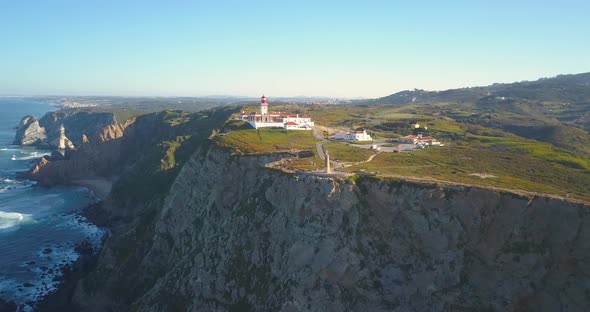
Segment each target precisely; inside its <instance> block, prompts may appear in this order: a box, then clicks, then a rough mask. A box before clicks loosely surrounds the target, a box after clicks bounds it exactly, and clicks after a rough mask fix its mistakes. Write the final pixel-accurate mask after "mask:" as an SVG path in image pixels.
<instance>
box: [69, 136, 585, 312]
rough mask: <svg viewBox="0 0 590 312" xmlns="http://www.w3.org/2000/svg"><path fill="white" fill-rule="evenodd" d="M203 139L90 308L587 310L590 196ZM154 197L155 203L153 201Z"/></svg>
mask: <svg viewBox="0 0 590 312" xmlns="http://www.w3.org/2000/svg"><path fill="white" fill-rule="evenodd" d="M272 160H273V159H272V157H270V158H269V157H268V156H266V157H248V156H241V157H238V156H232V155H230V154H229V153H227V152H225V151H222V150H220V149H218V148H216V147H209V146H208V145H207V144H205V145H203V146H202V147H201V148H200V149H199V150H197V151H196V152H195V153H194V154H193V155H192V157H191V159H190V160H189V161H188V162H187V163H186V164H185V165H184V166H183V167H182V169H181V170H180V173H179V174H178V176H177V177H176V178H175V180H174V183H173V185H172V187H171V188H170V190H169V191H168V192H167V193H166V195H165V197H164V198H163V200H162V201H160V202H152V204H141V205H137V206H135V208H133V209H134V211H133V212H131V211H130V210H128V208H126V211H121V210H120V208H121V206H118V205H117V204H116V203H111V204H110V208H108V207H109V206H107V211H108V213H109V214H111V215H112V216H117V217H116V218H121V217H122V216H123V215H125V216H126V217H127V218H129V222H128V223H126V224H127V225H125V226H119V227H117V229H118V230H117V231H116V232H115V233H114V235H113V236H112V237H110V238H109V239H108V240H107V242H106V244H105V247H104V249H103V251H102V253H101V256H100V259H99V260H98V265H97V267H96V269H95V270H94V271H93V272H92V273H91V274H90V275H89V276H88V277H87V278H86V279H85V280H83V281H82V282H80V283H79V284H78V288H77V290H76V293H75V295H74V300H75V301H76V303H78V304H80V305H81V306H82V307H83V308H84V309H85V310H88V311H102V310H107V309H113V310H127V309H132V310H134V311H187V310H192V311H197V310H199V311H201V310H202V311H250V310H252V311H392V310H397V311H445V310H446V311H456V310H469V311H471V310H475V311H479V310H492V311H517V310H518V311H528V310H531V311H556V310H567V311H585V310H587V309H588V307H590V299H589V297H588V296H587V293H590V286H589V285H590V275H589V274H590V267H588V265H587V264H588V263H590V230H589V229H590V210H589V207H587V206H583V205H579V204H573V203H569V202H566V201H563V200H557V199H549V198H537V197H535V198H528V197H523V196H519V195H515V194H511V193H501V192H497V191H493V190H485V189H478V188H472V187H461V186H448V185H437V184H427V183H414V182H405V181H397V180H380V179H375V178H358V179H356V180H355V179H351V180H342V179H332V178H325V177H319V176H313V175H294V174H288V173H284V172H281V171H278V170H273V169H268V168H264V167H263V166H262V165H263V164H265V163H267V162H269V161H272ZM154 203H156V204H154Z"/></svg>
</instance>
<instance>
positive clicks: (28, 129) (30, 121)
mask: <svg viewBox="0 0 590 312" xmlns="http://www.w3.org/2000/svg"><path fill="white" fill-rule="evenodd" d="M45 139H47V134H46V133H45V128H42V127H41V126H40V125H39V121H38V120H37V119H36V118H35V117H33V116H31V115H27V116H25V117H23V118H22V119H21V121H20V123H19V124H18V128H17V130H16V137H15V139H14V144H16V145H34V144H38V143H40V142H42V141H44V140H45Z"/></svg>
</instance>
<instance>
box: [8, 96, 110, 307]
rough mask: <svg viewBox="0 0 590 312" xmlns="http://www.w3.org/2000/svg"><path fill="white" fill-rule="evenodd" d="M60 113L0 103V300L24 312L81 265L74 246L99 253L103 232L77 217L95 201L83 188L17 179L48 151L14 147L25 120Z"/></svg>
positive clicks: (16, 102) (18, 103)
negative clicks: (65, 271) (64, 272)
mask: <svg viewBox="0 0 590 312" xmlns="http://www.w3.org/2000/svg"><path fill="white" fill-rule="evenodd" d="M55 109H56V108H55V107H53V106H50V105H48V104H46V103H40V102H35V101H32V100H27V99H14V98H0V298H2V299H4V300H14V301H15V302H16V303H17V304H19V305H21V307H22V308H23V310H24V311H28V310H31V302H34V301H37V300H39V299H40V298H41V297H43V296H44V295H45V294H47V293H49V292H51V291H53V290H55V289H56V287H57V286H58V285H59V283H60V277H61V268H62V267H63V266H64V265H67V264H71V263H73V262H74V261H75V260H77V259H78V254H77V253H76V252H75V250H74V248H75V246H76V245H77V244H78V243H80V242H82V241H84V240H88V241H90V242H91V243H92V244H93V246H95V247H98V246H99V244H100V238H101V236H102V234H103V232H102V230H101V229H99V228H97V227H96V226H94V225H93V224H91V223H89V222H88V221H87V220H86V219H85V218H84V217H82V216H80V215H78V214H77V213H76V212H77V211H79V210H80V209H81V208H83V207H86V206H88V205H90V204H92V203H94V202H96V198H95V197H94V196H92V194H91V193H90V192H89V191H88V190H87V189H85V188H83V187H54V188H42V187H36V186H35V185H34V182H31V181H18V180H16V179H15V175H16V173H17V172H19V171H24V170H27V169H29V168H30V167H31V166H32V165H33V164H34V163H35V162H36V160H38V159H39V157H41V156H43V155H47V154H49V151H43V150H37V149H35V148H32V147H19V146H14V145H12V141H13V140H14V135H15V133H16V129H15V127H16V126H17V125H18V122H19V121H20V119H21V118H22V117H23V116H25V115H27V114H28V115H33V116H35V117H36V118H40V117H41V116H43V114H45V113H46V112H48V111H51V110H55Z"/></svg>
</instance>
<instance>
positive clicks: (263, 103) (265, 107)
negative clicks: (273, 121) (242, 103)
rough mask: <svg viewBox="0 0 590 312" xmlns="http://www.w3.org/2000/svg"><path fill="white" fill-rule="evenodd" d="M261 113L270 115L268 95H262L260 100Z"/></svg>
mask: <svg viewBox="0 0 590 312" xmlns="http://www.w3.org/2000/svg"><path fill="white" fill-rule="evenodd" d="M260 115H262V116H264V115H268V103H266V96H264V95H263V96H262V99H261V100H260Z"/></svg>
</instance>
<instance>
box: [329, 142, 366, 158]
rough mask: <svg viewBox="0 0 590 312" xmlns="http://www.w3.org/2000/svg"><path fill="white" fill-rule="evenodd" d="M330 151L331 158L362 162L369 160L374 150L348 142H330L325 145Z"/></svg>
mask: <svg viewBox="0 0 590 312" xmlns="http://www.w3.org/2000/svg"><path fill="white" fill-rule="evenodd" d="M324 149H326V150H327V151H328V152H329V153H330V159H332V160H336V161H340V162H361V161H365V160H367V159H368V158H369V157H370V156H371V155H373V154H374V153H373V151H370V150H365V149H361V148H356V147H353V146H350V145H348V144H346V143H337V142H330V143H326V144H325V145H324Z"/></svg>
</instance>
